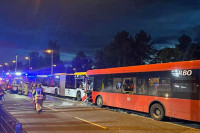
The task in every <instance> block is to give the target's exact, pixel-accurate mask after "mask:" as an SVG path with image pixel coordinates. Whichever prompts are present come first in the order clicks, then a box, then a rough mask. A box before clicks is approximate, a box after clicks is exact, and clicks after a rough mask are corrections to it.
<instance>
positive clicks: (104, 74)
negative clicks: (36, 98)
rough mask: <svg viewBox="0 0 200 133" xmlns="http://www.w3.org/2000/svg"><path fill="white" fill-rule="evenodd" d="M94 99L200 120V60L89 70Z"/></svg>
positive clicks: (154, 113)
mask: <svg viewBox="0 0 200 133" xmlns="http://www.w3.org/2000/svg"><path fill="white" fill-rule="evenodd" d="M87 76H88V80H87V87H89V88H90V89H91V88H92V89H93V91H92V101H93V103H94V104H97V105H98V106H99V107H102V106H103V105H106V106H112V107H118V108H124V109H130V110H135V111H141V112H146V113H149V114H150V115H151V117H152V118H153V119H155V120H162V119H163V118H164V117H165V116H167V117H173V118H179V119H185V120H190V121H197V122H200V86H199V85H200V60H194V61H182V62H173V63H161V64H149V65H139V66H129V67H117V68H107V69H94V70H89V71H87Z"/></svg>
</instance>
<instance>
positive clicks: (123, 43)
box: [95, 30, 155, 68]
mask: <svg viewBox="0 0 200 133" xmlns="http://www.w3.org/2000/svg"><path fill="white" fill-rule="evenodd" d="M153 52H155V51H154V49H153V48H152V42H151V37H150V35H147V33H146V32H144V31H143V30H141V31H140V32H139V33H138V34H136V36H135V40H133V39H132V37H131V36H130V35H129V33H128V32H126V31H122V32H118V33H117V34H116V35H115V37H114V41H113V42H111V43H110V44H109V45H108V46H106V47H104V49H103V50H100V51H96V54H95V67H96V68H106V67H122V66H131V65H140V64H145V63H146V62H147V61H149V60H150V59H151V54H152V55H153Z"/></svg>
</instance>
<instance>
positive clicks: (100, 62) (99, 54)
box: [94, 50, 107, 69]
mask: <svg viewBox="0 0 200 133" xmlns="http://www.w3.org/2000/svg"><path fill="white" fill-rule="evenodd" d="M106 62H107V61H106V60H105V57H104V51H103V50H97V51H96V53H95V62H94V65H95V68H96V69H100V68H105V67H106Z"/></svg>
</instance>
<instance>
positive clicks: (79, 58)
mask: <svg viewBox="0 0 200 133" xmlns="http://www.w3.org/2000/svg"><path fill="white" fill-rule="evenodd" d="M92 66H93V61H92V59H91V58H89V57H88V56H86V55H85V53H84V52H83V51H80V52H78V53H77V55H76V57H75V58H74V59H73V60H72V67H73V68H75V69H76V72H86V71H87V70H90V69H92Z"/></svg>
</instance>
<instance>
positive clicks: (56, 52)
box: [44, 40, 60, 66]
mask: <svg viewBox="0 0 200 133" xmlns="http://www.w3.org/2000/svg"><path fill="white" fill-rule="evenodd" d="M47 49H50V50H53V63H54V64H59V63H60V45H58V43H57V41H53V40H50V41H49V43H48V47H47V48H46V50H47ZM46 50H45V51H46ZM44 54H45V60H46V64H48V65H47V66H50V65H51V54H49V53H46V52H44Z"/></svg>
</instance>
